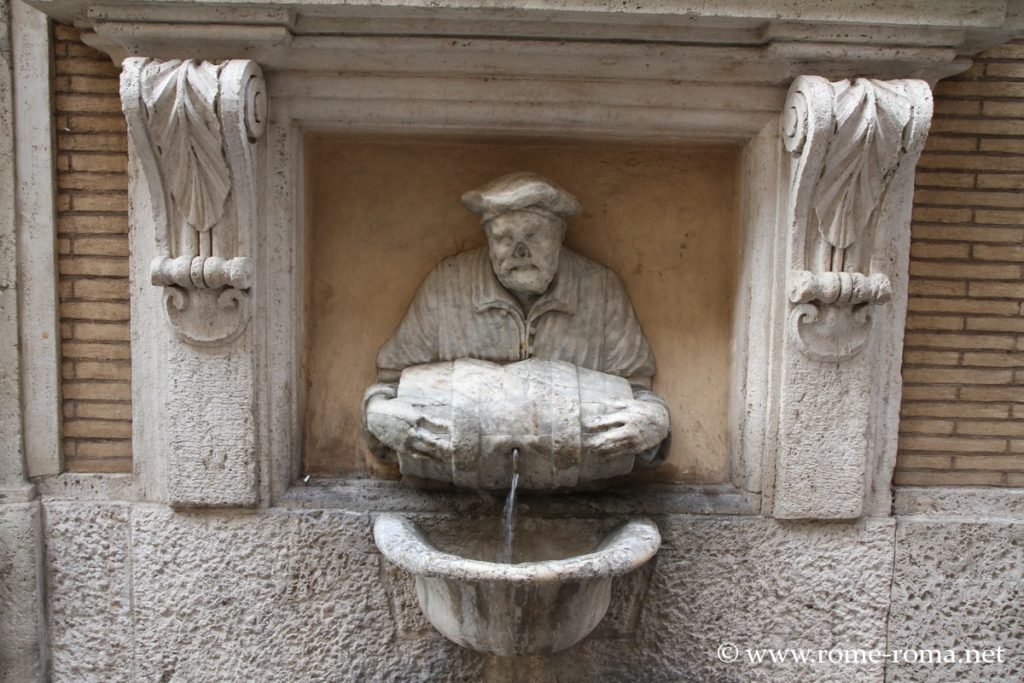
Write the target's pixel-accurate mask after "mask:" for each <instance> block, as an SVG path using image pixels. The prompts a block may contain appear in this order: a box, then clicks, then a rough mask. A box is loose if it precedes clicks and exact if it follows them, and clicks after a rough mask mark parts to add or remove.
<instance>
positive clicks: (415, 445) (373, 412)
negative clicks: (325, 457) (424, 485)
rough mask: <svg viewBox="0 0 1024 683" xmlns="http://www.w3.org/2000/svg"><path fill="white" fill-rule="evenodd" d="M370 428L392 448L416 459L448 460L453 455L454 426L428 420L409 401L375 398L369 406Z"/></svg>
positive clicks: (423, 413) (381, 440)
mask: <svg viewBox="0 0 1024 683" xmlns="http://www.w3.org/2000/svg"><path fill="white" fill-rule="evenodd" d="M366 428H367V429H368V430H369V431H370V433H371V434H373V435H374V436H375V437H377V439H378V440H379V441H380V442H381V443H383V444H384V445H385V446H387V447H388V448H390V449H392V450H394V451H396V452H399V453H410V454H412V455H413V456H420V457H427V458H434V459H438V460H443V459H446V458H447V457H448V456H449V454H450V452H451V425H450V424H449V423H448V421H447V420H442V419H439V418H438V417H436V416H430V417H428V415H427V413H426V411H425V410H424V408H423V406H418V405H416V404H414V403H413V402H411V401H409V400H408V399H404V398H390V399H389V398H387V397H385V396H375V397H373V398H372V399H370V401H369V403H367V404H366Z"/></svg>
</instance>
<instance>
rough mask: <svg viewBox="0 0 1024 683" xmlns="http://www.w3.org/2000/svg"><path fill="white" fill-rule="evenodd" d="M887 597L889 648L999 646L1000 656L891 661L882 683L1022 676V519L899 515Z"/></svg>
mask: <svg viewBox="0 0 1024 683" xmlns="http://www.w3.org/2000/svg"><path fill="white" fill-rule="evenodd" d="M891 600H892V606H891V608H890V616H889V649H890V650H896V649H899V650H908V649H909V650H918V649H924V650H941V651H942V652H943V654H945V653H946V652H947V651H949V650H953V651H954V652H955V653H956V655H957V656H958V657H963V656H967V655H966V650H968V649H974V650H979V651H981V650H995V649H996V648H1002V649H1003V653H1002V657H1001V658H1002V660H1003V661H1002V662H1001V663H1000V662H998V661H994V662H993V663H989V664H985V663H974V664H964V663H960V664H951V663H943V664H934V663H933V664H927V663H916V664H915V663H912V662H906V661H900V662H894V663H891V664H889V666H888V667H887V671H886V681H888V682H890V683H904V682H906V683H911V682H913V683H938V682H939V681H952V680H955V681H961V682H964V683H970V682H974V681H977V682H978V683H982V682H983V681H1019V680H1022V679H1024V657H1022V656H1021V653H1024V611H1022V605H1024V522H1022V521H1016V522H1000V521H995V520H989V521H987V522H976V523H975V522H955V521H952V520H950V519H948V518H947V519H927V520H926V519H920V518H916V519H915V518H904V519H900V521H899V522H898V524H897V527H896V557H895V570H894V575H893V584H892V596H891ZM996 655H998V653H993V657H995V656H996ZM990 661H992V660H990Z"/></svg>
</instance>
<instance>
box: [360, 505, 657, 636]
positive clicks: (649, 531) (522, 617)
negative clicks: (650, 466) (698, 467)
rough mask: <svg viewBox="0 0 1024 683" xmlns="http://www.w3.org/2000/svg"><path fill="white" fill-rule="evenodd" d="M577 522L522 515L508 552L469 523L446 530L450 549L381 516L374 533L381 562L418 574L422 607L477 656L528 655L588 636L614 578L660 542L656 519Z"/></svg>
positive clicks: (648, 556) (606, 601)
mask: <svg viewBox="0 0 1024 683" xmlns="http://www.w3.org/2000/svg"><path fill="white" fill-rule="evenodd" d="M510 500H511V499H510ZM580 521H581V520H568V519H556V520H543V519H534V520H522V519H521V520H519V524H517V525H516V526H517V527H518V528H517V529H516V533H515V539H516V547H515V553H514V554H513V548H512V547H511V538H512V537H511V536H510V535H508V536H506V537H505V543H507V544H508V545H507V546H506V548H505V549H504V550H505V551H506V552H508V553H509V555H508V556H503V550H502V545H503V543H502V540H503V539H502V535H501V534H494V533H493V532H492V533H490V534H486V536H484V537H483V538H481V535H480V532H479V528H478V527H476V528H474V531H476V533H472V532H471V530H470V529H467V528H466V523H465V520H455V521H454V525H455V526H454V528H452V527H451V524H449V528H448V529H447V530H446V533H445V534H444V535H445V536H447V537H448V540H447V542H445V543H443V544H438V543H437V540H436V539H433V538H429V539H428V537H427V536H425V535H424V534H423V532H422V531H421V530H420V529H418V528H417V527H416V526H415V525H413V523H412V522H410V521H408V520H406V519H404V518H402V517H400V516H398V515H387V514H386V515H381V516H379V517H378V518H377V519H376V521H375V522H374V532H373V533H374V541H375V542H376V544H377V547H378V548H380V549H381V552H382V553H383V554H384V556H385V557H386V558H387V559H388V560H389V561H390V562H393V563H395V564H396V565H398V566H399V567H401V568H402V569H404V570H406V571H407V572H409V573H410V574H412V575H414V576H415V577H416V593H417V596H418V598H419V603H420V607H421V608H422V609H423V612H424V614H425V615H426V616H427V618H428V619H429V620H430V623H432V624H433V625H434V626H435V627H436V628H437V630H438V631H440V632H441V633H443V634H444V635H445V636H446V637H447V638H449V639H451V640H452V641H454V642H456V643H459V644H460V645H463V646H465V647H469V648H472V649H473V650H476V651H477V652H487V653H491V654H496V655H501V656H513V655H514V656H521V655H536V654H550V653H553V652H559V651H561V650H564V649H566V648H569V647H572V646H573V645H575V644H576V643H578V642H579V641H580V640H582V639H583V638H585V637H586V636H587V635H589V634H590V633H591V631H593V630H594V628H595V627H596V626H597V625H598V623H599V622H600V621H601V619H602V618H604V615H605V612H606V611H607V610H608V604H609V600H610V598H611V587H612V578H613V577H616V576H620V575H622V574H626V573H628V572H630V571H633V570H636V569H638V568H639V567H641V566H643V565H644V564H646V563H647V562H648V560H650V559H651V557H652V556H653V555H654V553H655V552H657V550H658V547H659V546H660V545H661V537H660V535H659V533H658V528H657V527H656V526H655V525H654V523H653V522H651V521H650V520H645V519H633V520H630V521H629V522H627V523H626V524H624V525H620V526H618V527H617V528H615V529H614V530H613V531H612V532H611V533H602V532H601V526H606V525H602V524H593V523H591V524H586V523H585V522H584V523H583V524H581V523H580ZM489 526H491V525H489ZM492 528H493V527H492Z"/></svg>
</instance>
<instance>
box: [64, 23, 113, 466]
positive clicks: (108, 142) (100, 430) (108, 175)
mask: <svg viewBox="0 0 1024 683" xmlns="http://www.w3.org/2000/svg"><path fill="white" fill-rule="evenodd" d="M118 74H119V71H118V68H117V67H116V66H115V65H114V64H113V63H112V62H111V61H110V58H109V57H107V56H105V55H103V54H102V53H100V52H97V51H96V50H93V49H92V48H90V47H87V46H86V45H84V44H83V43H82V42H81V39H80V38H79V34H78V31H77V30H75V29H73V28H70V27H67V26H61V25H55V26H54V107H55V112H54V115H55V124H56V126H55V127H56V132H57V238H58V242H57V247H58V251H59V255H58V270H59V274H60V275H59V285H60V326H61V376H62V379H63V385H62V391H63V410H64V458H65V468H66V469H67V470H68V471H71V472H130V471H131V466H132V460H131V456H132V452H131V431H132V423H131V419H132V411H131V390H130V389H131V387H130V383H131V361H130V349H129V336H128V335H129V332H128V175H127V166H128V138H127V131H126V128H125V122H124V117H123V116H122V115H121V103H120V99H119V97H118V92H117V89H118Z"/></svg>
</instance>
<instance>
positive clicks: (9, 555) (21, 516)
mask: <svg viewBox="0 0 1024 683" xmlns="http://www.w3.org/2000/svg"><path fill="white" fill-rule="evenodd" d="M39 534H40V529H39V504H38V503H10V504H0V682H2V683H22V682H25V681H39V680H42V679H43V666H44V664H43V658H42V653H43V651H44V650H45V649H46V636H45V633H46V626H45V625H44V623H43V614H42V607H41V606H42V603H43V594H42V577H41V576H40V575H39V572H40V557H39V555H40V546H39Z"/></svg>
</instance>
